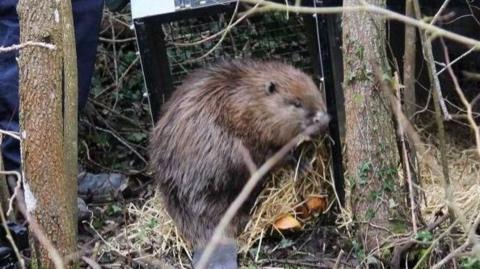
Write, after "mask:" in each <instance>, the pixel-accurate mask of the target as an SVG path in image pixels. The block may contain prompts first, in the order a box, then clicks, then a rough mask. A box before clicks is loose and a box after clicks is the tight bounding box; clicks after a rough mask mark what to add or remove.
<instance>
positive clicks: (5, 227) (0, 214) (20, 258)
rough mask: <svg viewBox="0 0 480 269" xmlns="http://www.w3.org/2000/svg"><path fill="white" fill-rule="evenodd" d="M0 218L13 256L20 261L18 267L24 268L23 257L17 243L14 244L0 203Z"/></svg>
mask: <svg viewBox="0 0 480 269" xmlns="http://www.w3.org/2000/svg"><path fill="white" fill-rule="evenodd" d="M0 218H1V220H2V225H3V229H4V230H5V234H6V237H7V240H8V242H10V245H11V246H12V249H13V252H15V256H17V259H18V261H19V262H20V267H21V268H22V269H25V268H26V267H25V260H24V259H23V257H22V255H20V251H19V250H18V247H17V245H16V244H15V240H13V237H12V234H11V233H10V229H9V228H8V225H7V219H6V218H5V214H3V207H2V204H1V203H0Z"/></svg>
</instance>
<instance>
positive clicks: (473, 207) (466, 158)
mask: <svg viewBox="0 0 480 269" xmlns="http://www.w3.org/2000/svg"><path fill="white" fill-rule="evenodd" d="M429 147H430V151H431V153H432V154H433V156H435V157H436V158H437V159H438V158H439V156H440V153H439V150H438V148H437V147H436V146H435V145H434V144H433V143H430V144H429ZM447 152H448V154H447V156H448V166H449V169H450V170H449V171H450V180H451V187H452V192H453V197H454V205H455V206H456V207H457V208H458V209H459V210H460V212H461V213H462V214H463V216H464V217H465V219H466V220H467V222H471V221H473V219H474V218H475V217H476V216H477V214H479V212H480V158H478V156H477V155H476V152H475V150H474V148H473V147H472V148H465V146H462V145H458V144H456V143H454V142H453V141H450V142H449V143H448V144H447ZM421 172H422V173H421V176H422V182H423V186H422V188H423V191H424V192H425V197H426V205H425V204H424V205H423V206H422V213H423V215H424V216H425V217H426V218H427V219H428V216H430V215H432V214H434V213H435V212H437V211H438V210H439V209H445V208H446V201H445V190H444V188H443V185H442V178H441V177H440V175H437V174H435V173H432V171H430V170H429V169H427V168H426V167H425V165H422V167H421Z"/></svg>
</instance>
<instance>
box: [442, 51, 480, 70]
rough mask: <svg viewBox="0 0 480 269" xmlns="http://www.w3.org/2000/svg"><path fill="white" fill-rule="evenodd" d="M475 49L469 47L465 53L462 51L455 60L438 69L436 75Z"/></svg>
mask: <svg viewBox="0 0 480 269" xmlns="http://www.w3.org/2000/svg"><path fill="white" fill-rule="evenodd" d="M474 50H475V48H474V47H473V48H471V49H469V50H467V51H466V52H465V53H463V54H462V55H460V56H458V57H457V58H456V59H455V60H453V61H451V62H450V63H449V64H448V65H445V66H444V67H443V68H442V69H440V71H438V72H437V73H436V75H437V76H438V75H440V74H441V73H443V72H444V71H445V70H447V68H448V67H449V66H452V65H454V64H455V63H456V62H458V61H460V60H461V59H463V58H464V57H466V56H467V55H469V54H470V53H472V52H473V51H474Z"/></svg>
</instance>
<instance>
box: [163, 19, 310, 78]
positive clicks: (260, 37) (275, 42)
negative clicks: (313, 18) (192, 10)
mask: <svg viewBox="0 0 480 269" xmlns="http://www.w3.org/2000/svg"><path fill="white" fill-rule="evenodd" d="M231 16H232V14H230V13H220V14H216V15H211V16H208V17H198V18H185V19H182V20H178V21H174V22H170V23H165V24H163V25H162V27H163V31H164V33H165V39H166V40H165V42H166V44H167V56H168V59H169V63H170V71H171V75H172V81H173V84H174V85H178V84H179V83H180V82H181V81H182V79H183V78H184V77H185V76H186V75H187V74H188V73H189V72H190V71H191V70H193V69H195V68H199V67H202V66H205V65H206V64H210V63H212V62H215V61H217V60H219V59H233V58H254V59H270V60H272V59H275V60H281V61H287V62H289V63H290V64H293V65H294V66H296V67H299V68H300V69H302V70H304V71H305V72H307V73H310V74H311V73H312V72H313V69H312V60H311V55H310V54H311V53H310V51H309V50H308V36H307V32H306V29H305V23H304V19H303V17H301V16H296V15H293V14H289V15H288V16H287V15H286V14H285V13H268V14H262V15H257V16H254V17H250V18H248V19H245V20H243V21H242V22H240V23H239V24H237V25H236V26H235V27H233V28H232V29H231V30H230V31H229V32H228V33H227V35H226V36H225V38H224V39H223V41H222V42H221V43H220V44H219V45H218V47H217V48H216V49H215V50H213V51H212V52H211V53H210V54H208V55H206V54H207V52H209V51H210V50H211V49H212V48H214V46H215V45H216V44H217V43H218V42H219V40H220V38H221V35H218V36H217V37H216V38H214V39H211V40H208V41H205V42H202V43H200V44H198V45H194V46H181V45H180V44H182V43H183V44H185V43H192V42H196V41H199V40H203V39H205V38H207V37H209V36H211V35H213V34H215V33H218V32H219V31H222V30H223V29H225V28H226V27H227V25H228V23H229V21H230V19H231ZM205 55H206V56H205Z"/></svg>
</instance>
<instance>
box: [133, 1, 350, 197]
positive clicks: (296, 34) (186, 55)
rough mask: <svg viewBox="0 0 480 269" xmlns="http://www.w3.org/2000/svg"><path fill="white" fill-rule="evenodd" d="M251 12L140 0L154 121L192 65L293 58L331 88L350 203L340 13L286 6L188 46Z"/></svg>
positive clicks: (222, 5) (137, 7)
mask: <svg viewBox="0 0 480 269" xmlns="http://www.w3.org/2000/svg"><path fill="white" fill-rule="evenodd" d="M284 2H285V1H282V3H284ZM307 2H308V5H311V6H318V7H320V6H325V5H326V3H328V4H329V5H339V4H340V3H339V2H340V1H320V0H311V1H307ZM290 4H292V5H293V4H294V3H293V2H292V3H290ZM303 5H305V2H304V3H303ZM247 10H248V9H247V8H246V7H245V6H244V5H242V4H241V3H238V2H237V1H232V0H217V1H216V0H168V1H167V0H164V1H162V4H159V1H152V0H132V16H133V23H134V29H135V33H136V37H137V44H138V49H139V53H140V58H141V65H142V70H143V75H144V79H145V85H146V88H147V92H148V93H149V97H150V104H151V107H152V113H153V117H154V120H156V119H157V115H158V110H159V108H160V106H161V105H162V103H163V102H164V101H165V100H166V99H167V98H168V97H169V96H170V95H171V93H172V92H173V91H174V90H175V86H176V85H178V84H179V83H180V82H181V81H182V79H183V78H184V77H185V75H187V74H188V72H189V71H191V70H192V69H195V68H198V67H201V66H204V65H206V64H209V63H211V62H213V61H216V60H218V59H220V58H227V59H229V58H230V59H231V58H242V57H248V58H257V59H278V60H282V61H286V62H288V63H290V64H293V65H294V66H296V67H298V68H300V69H302V70H303V71H305V72H306V73H308V74H310V75H311V76H312V77H313V78H314V80H315V81H316V82H317V83H318V84H319V85H320V86H321V88H323V89H324V90H325V96H326V101H327V107H328V112H329V114H330V115H331V116H332V120H331V122H330V126H329V127H330V128H329V131H330V136H331V137H332V138H333V140H334V143H332V146H331V153H332V164H333V171H334V175H333V176H334V182H335V184H334V185H335V189H336V192H337V193H338V195H339V197H340V201H341V203H343V201H344V187H343V186H344V182H343V168H342V156H341V148H342V146H341V143H340V128H339V120H338V118H339V113H338V111H342V108H341V107H339V106H337V100H339V99H341V98H343V97H342V95H341V94H342V91H341V79H342V74H341V72H342V59H341V51H340V44H339V42H340V31H339V29H338V27H339V26H340V22H339V18H338V17H337V16H334V15H329V16H320V15H319V16H316V15H311V14H308V15H305V14H304V15H300V14H291V13H290V14H286V13H285V12H283V13H261V14H255V15H253V16H249V17H248V18H246V19H244V20H242V21H241V22H240V23H238V24H237V25H235V27H232V28H231V30H230V31H228V32H227V34H225V35H223V34H219V35H218V37H216V38H213V39H211V40H208V41H205V42H198V44H196V45H194V46H187V45H186V44H187V43H194V42H197V41H199V40H202V39H205V38H206V37H208V36H211V35H213V34H216V33H219V32H220V31H222V29H225V27H227V26H228V25H229V23H230V22H233V21H235V20H236V19H232V18H233V15H234V14H235V11H237V14H238V13H239V12H246V11H247ZM237 17H238V16H237ZM221 38H223V40H222V41H221V42H219V40H220V39H221ZM342 114H343V113H342V112H341V113H340V115H342Z"/></svg>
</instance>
